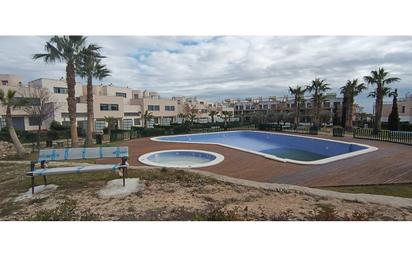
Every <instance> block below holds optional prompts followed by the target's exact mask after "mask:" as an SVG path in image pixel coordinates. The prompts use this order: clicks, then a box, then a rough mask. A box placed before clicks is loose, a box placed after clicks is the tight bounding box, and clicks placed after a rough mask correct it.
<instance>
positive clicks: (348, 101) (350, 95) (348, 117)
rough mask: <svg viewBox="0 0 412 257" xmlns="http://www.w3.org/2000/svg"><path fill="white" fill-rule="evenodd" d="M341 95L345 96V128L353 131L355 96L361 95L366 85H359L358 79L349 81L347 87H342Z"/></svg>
mask: <svg viewBox="0 0 412 257" xmlns="http://www.w3.org/2000/svg"><path fill="white" fill-rule="evenodd" d="M340 89H341V91H340V92H341V94H343V95H344V106H343V108H345V111H344V112H343V113H344V115H342V116H344V117H342V121H344V127H345V129H346V130H348V131H351V130H352V116H353V103H354V102H355V96H357V95H359V94H360V93H361V92H362V91H363V90H365V89H366V86H365V84H364V83H359V82H358V79H353V80H348V81H347V82H346V85H345V86H343V87H341V88H340Z"/></svg>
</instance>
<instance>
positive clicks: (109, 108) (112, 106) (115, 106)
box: [100, 104, 119, 111]
mask: <svg viewBox="0 0 412 257" xmlns="http://www.w3.org/2000/svg"><path fill="white" fill-rule="evenodd" d="M118 110H119V105H118V104H100V111H118Z"/></svg>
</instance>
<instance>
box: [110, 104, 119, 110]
mask: <svg viewBox="0 0 412 257" xmlns="http://www.w3.org/2000/svg"><path fill="white" fill-rule="evenodd" d="M110 110H111V111H118V110H119V105H118V104H111V105H110Z"/></svg>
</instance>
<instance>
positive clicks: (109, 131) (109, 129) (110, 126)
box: [104, 116, 117, 136]
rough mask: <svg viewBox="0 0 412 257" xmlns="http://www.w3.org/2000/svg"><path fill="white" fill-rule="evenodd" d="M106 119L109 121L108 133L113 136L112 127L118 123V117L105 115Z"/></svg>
mask: <svg viewBox="0 0 412 257" xmlns="http://www.w3.org/2000/svg"><path fill="white" fill-rule="evenodd" d="M104 121H105V122H107V133H108V134H109V136H111V134H112V129H114V128H115V125H116V124H117V119H116V118H115V117H112V116H104Z"/></svg>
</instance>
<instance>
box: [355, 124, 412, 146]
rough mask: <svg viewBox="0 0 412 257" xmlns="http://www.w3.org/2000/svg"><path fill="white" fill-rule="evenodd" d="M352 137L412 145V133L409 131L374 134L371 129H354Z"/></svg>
mask: <svg viewBox="0 0 412 257" xmlns="http://www.w3.org/2000/svg"><path fill="white" fill-rule="evenodd" d="M353 137H354V138H361V139H370V140H377V141H386V142H392V143H399V144H406V145H412V132H410V131H390V130H382V131H379V132H377V133H374V131H373V129H365V128H356V129H354V130H353Z"/></svg>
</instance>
